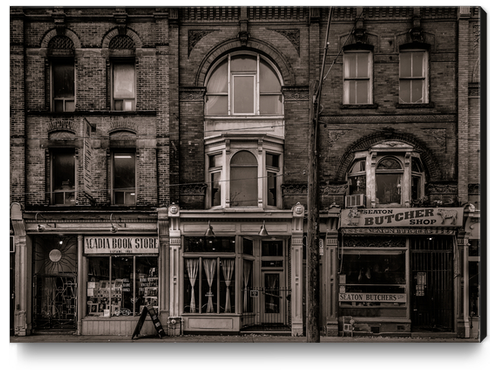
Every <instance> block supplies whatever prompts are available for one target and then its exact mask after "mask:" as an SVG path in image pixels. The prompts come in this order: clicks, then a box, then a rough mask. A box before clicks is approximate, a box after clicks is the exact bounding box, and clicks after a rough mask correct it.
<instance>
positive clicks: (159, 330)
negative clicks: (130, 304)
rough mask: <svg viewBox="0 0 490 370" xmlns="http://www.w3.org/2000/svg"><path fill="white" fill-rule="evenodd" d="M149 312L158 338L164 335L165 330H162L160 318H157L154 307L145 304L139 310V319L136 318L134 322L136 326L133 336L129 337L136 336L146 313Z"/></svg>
mask: <svg viewBox="0 0 490 370" xmlns="http://www.w3.org/2000/svg"><path fill="white" fill-rule="evenodd" d="M147 314H150V318H151V321H152V322H153V326H154V327H155V329H156V331H157V334H158V336H159V337H160V338H162V337H164V336H165V332H164V331H163V327H162V324H161V323H160V320H158V315H157V313H156V312H155V308H153V306H151V305H147V306H145V308H143V311H142V312H141V316H140V319H139V320H138V323H137V324H136V328H134V332H133V336H132V337H131V339H134V337H138V336H139V335H140V332H141V328H142V327H143V324H144V323H145V319H146V315H147Z"/></svg>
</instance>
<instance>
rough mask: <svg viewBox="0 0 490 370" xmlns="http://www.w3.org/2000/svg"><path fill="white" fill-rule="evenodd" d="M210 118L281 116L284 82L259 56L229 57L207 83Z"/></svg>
mask: <svg viewBox="0 0 490 370" xmlns="http://www.w3.org/2000/svg"><path fill="white" fill-rule="evenodd" d="M206 87H207V94H206V114H207V115H281V114H282V113H283V108H282V105H283V103H282V93H281V81H280V79H279V77H278V74H277V72H276V70H275V69H274V68H273V67H272V65H271V63H269V62H268V61H267V60H266V59H265V58H264V57H261V56H260V55H258V54H254V55H252V54H245V55H228V56H227V57H226V58H225V59H224V60H222V61H221V62H220V63H219V64H218V65H217V67H216V68H215V69H214V70H213V71H212V74H211V76H210V77H209V79H208V80H207V83H206Z"/></svg>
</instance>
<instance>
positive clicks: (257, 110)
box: [205, 52, 284, 117]
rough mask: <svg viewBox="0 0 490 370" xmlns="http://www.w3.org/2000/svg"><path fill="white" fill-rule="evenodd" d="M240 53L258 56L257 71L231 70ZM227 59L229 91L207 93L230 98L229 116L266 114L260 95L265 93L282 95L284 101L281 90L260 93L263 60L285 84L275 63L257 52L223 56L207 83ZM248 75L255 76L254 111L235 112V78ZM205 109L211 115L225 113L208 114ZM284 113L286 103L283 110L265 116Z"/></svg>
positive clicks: (282, 106) (281, 82)
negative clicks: (235, 58)
mask: <svg viewBox="0 0 490 370" xmlns="http://www.w3.org/2000/svg"><path fill="white" fill-rule="evenodd" d="M240 55H244V56H254V57H256V60H257V68H256V71H254V72H244V71H236V72H232V71H231V59H232V58H233V57H235V56H240ZM225 59H226V60H227V70H228V77H227V80H228V91H227V93H207V95H208V96H225V95H226V96H227V98H228V114H227V115H228V116H260V115H264V114H262V113H261V112H260V96H261V95H263V96H266V95H271V96H272V95H280V96H281V101H283V102H284V99H283V98H282V93H281V92H278V93H273V92H268V93H262V94H261V93H260V64H261V63H260V62H261V61H263V62H264V63H265V64H267V65H268V66H269V67H270V68H271V69H272V70H273V71H274V72H275V75H276V77H277V79H278V80H279V84H280V85H281V86H283V84H284V83H283V80H282V77H281V74H280V73H279V71H278V70H277V68H276V67H275V65H274V63H272V62H271V61H270V60H269V59H267V58H266V57H264V56H261V55H260V54H256V53H243V52H241V53H238V52H237V53H231V54H228V55H227V56H226V57H224V58H222V59H221V60H219V61H218V62H216V63H215V67H214V69H213V70H212V71H211V72H210V73H209V76H208V77H207V79H206V82H205V85H207V84H208V81H209V80H210V79H211V77H212V76H213V73H214V72H215V70H216V69H217V67H219V66H220V65H221V63H222V62H223V60H225ZM248 76H254V91H253V97H254V111H253V112H251V113H236V112H235V106H234V96H235V90H234V79H235V77H248ZM205 111H206V113H205V114H206V115H209V116H214V115H218V116H220V115H223V114H208V113H207V108H205ZM283 114H284V103H283V104H282V105H281V111H280V112H278V113H275V114H266V115H265V116H268V117H270V116H272V117H273V116H282V115H283Z"/></svg>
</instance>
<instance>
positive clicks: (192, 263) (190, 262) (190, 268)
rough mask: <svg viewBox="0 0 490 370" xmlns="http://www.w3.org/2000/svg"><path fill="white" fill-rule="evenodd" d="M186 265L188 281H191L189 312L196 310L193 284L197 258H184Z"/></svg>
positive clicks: (195, 275)
mask: <svg viewBox="0 0 490 370" xmlns="http://www.w3.org/2000/svg"><path fill="white" fill-rule="evenodd" d="M185 262H186V265H187V274H188V275H189V281H190V283H191V304H190V312H191V313H195V312H196V298H195V294H194V285H195V284H196V279H197V273H198V271H199V260H198V259H187V260H185Z"/></svg>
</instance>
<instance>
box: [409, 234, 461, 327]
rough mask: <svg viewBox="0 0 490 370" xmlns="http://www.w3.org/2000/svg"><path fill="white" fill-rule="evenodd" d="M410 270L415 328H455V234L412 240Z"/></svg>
mask: <svg viewBox="0 0 490 370" xmlns="http://www.w3.org/2000/svg"><path fill="white" fill-rule="evenodd" d="M411 274H412V281H411V320H412V331H442V332H451V331H453V330H454V297H453V296H454V293H453V291H454V289H453V240H452V238H442V237H439V238H436V237H434V238H419V239H415V240H412V246H411Z"/></svg>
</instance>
